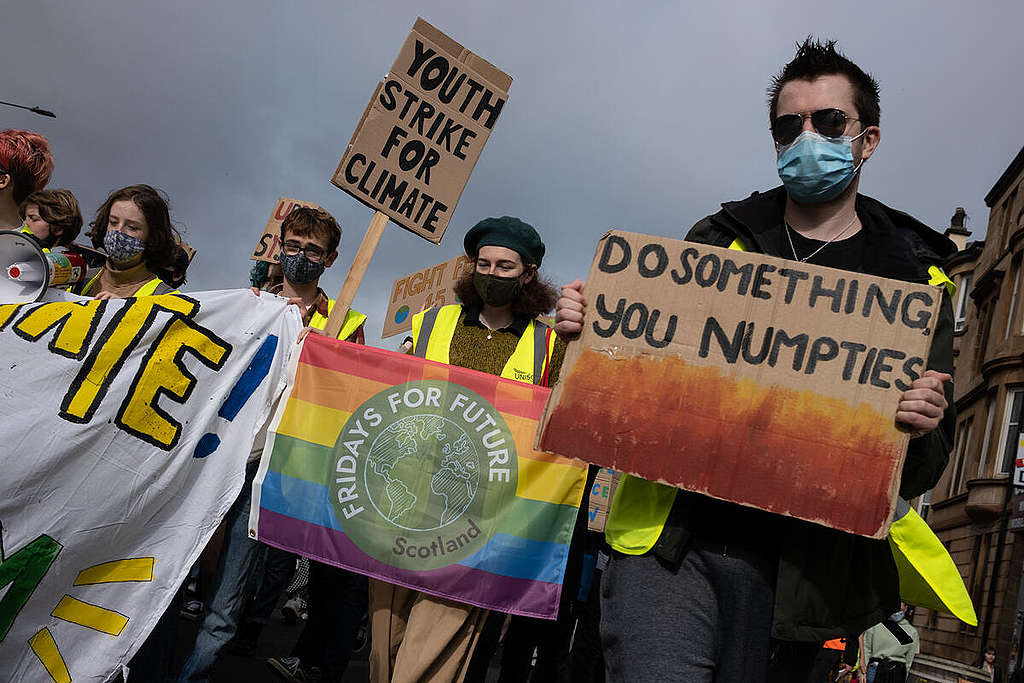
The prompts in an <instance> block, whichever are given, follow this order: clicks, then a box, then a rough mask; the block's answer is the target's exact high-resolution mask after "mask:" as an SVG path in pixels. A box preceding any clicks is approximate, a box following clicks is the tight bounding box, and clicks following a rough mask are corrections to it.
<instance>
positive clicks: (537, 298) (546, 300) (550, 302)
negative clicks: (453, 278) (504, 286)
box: [454, 268, 558, 318]
mask: <svg viewBox="0 0 1024 683" xmlns="http://www.w3.org/2000/svg"><path fill="white" fill-rule="evenodd" d="M474 272H476V271H475V270H474V269H473V268H467V269H466V271H465V272H464V273H463V274H462V277H460V278H459V279H458V281H457V282H456V283H455V288H454V289H455V296H457V297H459V301H461V302H462V305H463V306H465V307H466V308H472V309H481V308H483V306H484V302H483V299H481V298H480V295H479V294H477V292H476V287H474V286H473V273H474ZM556 301H558V290H557V289H555V286H554V285H552V284H551V283H550V282H548V281H547V280H545V279H542V278H541V276H540V272H538V271H534V277H533V278H532V279H531V280H530V281H529V282H527V283H526V284H525V285H523V288H522V291H521V292H520V293H519V296H517V297H516V298H515V300H514V301H513V302H512V315H514V316H515V317H517V318H521V317H528V318H536V317H537V316H539V315H544V314H545V313H549V312H551V309H552V308H554V307H555V302H556Z"/></svg>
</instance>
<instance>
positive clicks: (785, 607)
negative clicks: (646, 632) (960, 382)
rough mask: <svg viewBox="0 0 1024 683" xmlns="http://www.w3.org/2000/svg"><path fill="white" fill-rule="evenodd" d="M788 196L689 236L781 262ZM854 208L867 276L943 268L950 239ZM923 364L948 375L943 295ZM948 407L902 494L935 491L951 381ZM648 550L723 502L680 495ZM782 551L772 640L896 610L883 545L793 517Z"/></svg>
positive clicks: (908, 220) (921, 444)
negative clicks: (739, 243) (740, 246)
mask: <svg viewBox="0 0 1024 683" xmlns="http://www.w3.org/2000/svg"><path fill="white" fill-rule="evenodd" d="M785 202H786V193H785V190H784V189H783V188H781V187H779V188H776V189H774V190H770V191H768V192H764V193H758V192H755V193H754V194H752V195H751V196H750V197H748V198H747V199H744V200H741V201H738V202H728V203H726V204H723V205H722V210H721V211H719V212H718V213H716V214H714V215H711V216H708V217H707V218H704V219H703V220H701V221H700V222H698V223H697V224H696V225H695V226H693V228H691V230H690V232H689V233H688V234H687V236H686V239H688V240H691V241H694V242H701V243H704V244H711V245H714V246H720V247H727V246H729V245H730V244H731V243H732V241H733V240H734V239H737V238H739V239H740V240H741V241H742V242H743V244H744V246H745V247H746V249H747V250H748V251H755V252H760V253H767V254H770V255H773V256H781V257H783V258H785V257H786V256H787V255H786V254H780V253H777V252H778V248H777V245H779V244H781V243H782V239H783V233H782V229H783V214H784V210H785ZM856 210H857V214H858V216H860V218H861V222H862V224H863V226H864V230H865V249H864V253H865V254H869V255H870V258H869V259H867V260H866V262H865V263H864V265H863V268H862V270H863V272H864V273H866V274H869V275H877V276H880V277H887V278H893V279H898V280H904V281H907V282H916V283H926V282H928V280H929V273H928V268H929V267H930V266H941V265H942V264H943V263H944V262H945V260H946V259H947V258H949V257H950V256H951V255H952V254H953V253H955V252H956V247H955V246H954V245H953V243H952V242H951V241H950V240H949V239H947V238H946V237H944V236H942V235H940V234H939V233H937V232H935V231H933V230H932V229H930V228H928V227H927V226H925V225H924V224H922V223H921V222H919V221H917V220H916V219H914V218H912V217H911V216H909V215H908V214H905V213H903V212H901V211H896V210H894V209H891V208H889V207H887V206H885V205H884V204H882V203H881V202H878V201H876V200H874V199H871V198H870V197H866V196H864V195H857V199H856ZM928 368H930V369H934V370H939V371H942V372H948V373H950V374H952V372H953V306H952V301H951V299H950V297H949V296H948V295H946V296H943V298H942V306H941V310H940V313H939V320H938V322H937V324H936V329H935V337H934V339H933V340H932V347H931V352H930V354H929V357H928ZM945 393H946V400H947V402H948V403H949V409H948V410H946V413H945V415H944V416H943V419H942V422H941V424H940V425H939V428H938V429H936V430H934V431H932V432H931V433H929V434H927V435H925V436H922V437H919V438H916V439H911V441H910V445H909V447H908V449H907V458H906V461H905V463H904V465H903V472H902V479H901V482H900V496H901V497H903V498H905V499H907V500H909V499H911V498H914V497H916V496H919V495H921V494H922V493H924V492H925V491H928V490H929V489H931V488H932V487H933V486H934V485H935V483H936V482H937V481H938V480H939V477H940V476H941V475H942V471H943V470H944V469H945V467H946V463H947V461H948V459H949V452H950V450H951V448H952V443H953V433H954V428H955V424H956V411H955V408H954V406H953V387H952V382H950V383H947V384H946V387H945ZM676 498H677V500H676V504H675V505H674V506H673V509H672V513H671V514H670V515H669V519H668V521H667V523H666V525H665V529H664V531H663V532H662V536H661V537H660V538H659V539H658V543H657V544H656V545H655V548H654V552H655V553H656V554H657V555H659V556H660V557H662V558H663V559H665V560H667V561H669V562H677V561H678V559H679V557H681V554H682V552H683V551H684V550H685V546H686V543H687V540H688V539H689V537H690V536H691V535H692V534H693V533H697V534H700V533H702V531H701V529H702V526H703V525H706V524H707V523H708V522H707V519H708V508H709V506H715V512H714V515H715V516H716V517H721V516H722V515H721V513H722V512H723V506H724V505H725V504H721V503H717V502H710V501H708V499H704V498H703V497H699V496H696V495H695V494H690V493H684V492H681V493H680V494H679V495H677V497H676ZM727 507H728V508H732V509H729V510H727V511H726V516H727V517H728V518H729V520H728V523H729V524H730V525H739V527H740V528H743V527H744V526H746V522H745V520H744V518H745V517H750V519H751V521H752V523H751V524H750V526H751V527H753V528H755V529H756V528H758V522H757V521H756V516H757V515H763V514H764V513H759V512H757V511H751V510H749V509H746V508H740V507H739V506H735V505H732V506H727ZM773 520H774V521H773V524H774V526H772V527H771V528H772V529H773V530H774V531H775V532H776V534H775V535H776V536H777V538H776V539H775V541H776V542H775V543H773V546H774V547H773V549H772V550H773V551H774V550H777V551H778V553H779V564H778V574H777V579H776V585H775V609H774V614H773V623H772V636H773V637H775V638H780V639H783V640H802V641H824V640H828V639H830V638H835V637H839V636H844V635H847V634H853V635H856V634H859V633H861V632H862V631H864V630H865V629H866V628H868V627H870V626H872V625H873V624H877V623H878V622H880V621H881V620H882V619H884V618H885V616H886V615H888V614H891V613H892V612H894V611H896V609H897V608H898V607H899V603H900V598H899V578H898V576H897V573H896V565H895V564H894V562H893V559H892V552H891V551H890V549H889V544H888V541H886V540H885V539H883V540H873V539H870V538H864V537H860V536H854V535H852V534H847V533H843V532H840V531H835V530H832V529H828V528H825V527H822V526H818V525H816V524H811V523H808V522H801V521H798V520H794V519H789V518H785V519H779V518H773Z"/></svg>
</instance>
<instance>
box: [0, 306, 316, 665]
mask: <svg viewBox="0 0 1024 683" xmlns="http://www.w3.org/2000/svg"><path fill="white" fill-rule="evenodd" d="M61 296H64V297H66V298H67V300H65V301H51V302H47V303H32V304H5V305H0V356H2V357H3V359H4V362H3V364H2V366H0V472H2V477H0V525H2V528H0V672H3V674H5V675H4V677H3V678H4V680H12V681H48V680H55V681H72V680H75V681H79V680H91V681H92V680H95V681H104V680H108V679H109V678H110V677H111V676H112V675H113V674H114V672H115V671H117V670H118V669H120V668H121V667H122V666H123V665H124V664H125V663H126V662H128V660H129V659H130V658H131V656H132V655H133V653H134V652H135V651H136V650H137V649H138V648H139V646H140V645H141V644H142V643H143V641H144V640H145V638H146V636H147V634H148V633H149V632H150V630H152V628H153V627H154V626H155V625H156V622H157V620H158V619H159V618H160V616H161V614H162V613H163V612H164V610H165V609H166V608H167V605H168V604H169V602H170V600H171V598H172V596H173V595H174V593H175V591H176V590H177V589H178V586H179V585H180V584H181V583H182V581H183V580H184V578H185V575H186V573H187V572H188V570H189V567H190V566H191V565H192V563H193V562H195V560H196V559H197V558H198V557H199V553H200V552H201V551H202V549H203V547H204V546H205V545H206V543H207V541H208V540H209V538H210V536H211V535H212V534H213V532H214V530H215V529H216V528H217V525H218V524H219V523H220V520H221V519H222V518H223V516H224V515H225V513H226V512H227V510H228V508H229V507H230V506H231V504H232V503H233V502H234V500H235V498H236V497H237V496H238V492H239V491H240V489H241V486H242V481H243V477H244V470H245V461H246V457H247V456H248V454H249V451H250V447H251V445H252V441H253V437H254V436H255V433H256V432H257V430H258V429H259V428H260V427H261V426H262V425H263V424H264V422H265V420H266V418H267V416H268V413H269V411H270V407H271V405H272V403H273V401H274V400H275V399H276V397H277V396H278V394H279V393H280V392H281V391H282V390H283V388H284V384H285V382H286V372H285V371H284V368H285V364H286V361H287V357H288V354H289V353H290V351H291V349H293V348H295V339H296V337H297V335H298V332H299V330H300V328H301V322H300V320H299V315H298V312H297V310H296V309H295V308H294V307H290V308H289V307H286V305H285V301H284V300H283V299H281V298H279V297H272V296H270V295H263V296H262V297H259V298H257V297H255V296H253V295H252V294H251V293H250V292H249V291H247V290H244V291H243V290H238V291H225V292H204V293H200V294H195V295H190V296H184V295H174V294H169V295H163V296H149V297H139V298H133V299H120V300H110V301H98V300H92V299H82V298H80V297H72V296H71V295H61Z"/></svg>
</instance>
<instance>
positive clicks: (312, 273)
mask: <svg viewBox="0 0 1024 683" xmlns="http://www.w3.org/2000/svg"><path fill="white" fill-rule="evenodd" d="M324 268H325V266H324V264H323V263H314V262H313V261H310V260H309V259H308V258H306V255H305V254H303V253H302V252H301V251H300V252H299V253H297V254H291V255H289V254H286V253H284V252H283V251H282V252H281V272H282V273H284V279H285V280H288V282H291V283H292V284H293V285H308V284H309V283H310V282H315V281H316V279H317V278H318V277H320V276H321V275H323V272H324Z"/></svg>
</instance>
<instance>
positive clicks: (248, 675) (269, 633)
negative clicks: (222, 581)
mask: <svg viewBox="0 0 1024 683" xmlns="http://www.w3.org/2000/svg"><path fill="white" fill-rule="evenodd" d="M305 623H306V622H304V621H300V622H299V623H298V624H294V625H290V624H287V623H285V621H284V619H283V618H282V617H281V610H280V609H275V610H274V615H273V617H272V618H271V621H270V623H269V624H267V626H266V627H265V628H264V629H263V633H262V634H261V635H260V640H259V643H258V646H257V652H256V654H255V655H253V656H251V657H239V656H236V655H230V654H222V655H221V657H220V659H219V660H218V661H217V668H216V671H215V673H214V679H213V680H214V683H238V682H244V683H281V682H282V681H284V680H285V679H284V678H282V677H281V676H280V675H279V674H277V673H275V672H274V671H273V670H272V669H271V668H270V667H269V666H268V665H267V658H268V657H287V656H288V655H289V654H290V653H291V650H292V646H293V645H295V641H297V640H298V639H299V634H300V633H301V631H302V625H303V624H305ZM198 630H199V622H197V621H190V620H188V619H184V618H182V619H181V620H180V621H179V623H178V643H177V647H176V648H175V667H176V669H175V670H180V669H181V665H182V664H184V663H185V659H186V658H187V657H188V654H189V652H191V651H192V643H193V642H194V641H195V638H196V632H197V631H198ZM369 650H370V648H369V646H367V647H365V648H363V650H362V651H361V652H357V653H353V655H352V660H351V661H350V662H349V665H348V669H347V670H346V671H345V677H344V678H343V679H342V680H343V681H344V683H365V682H366V681H369V680H370V662H369V661H368V659H367V657H368V655H369Z"/></svg>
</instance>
